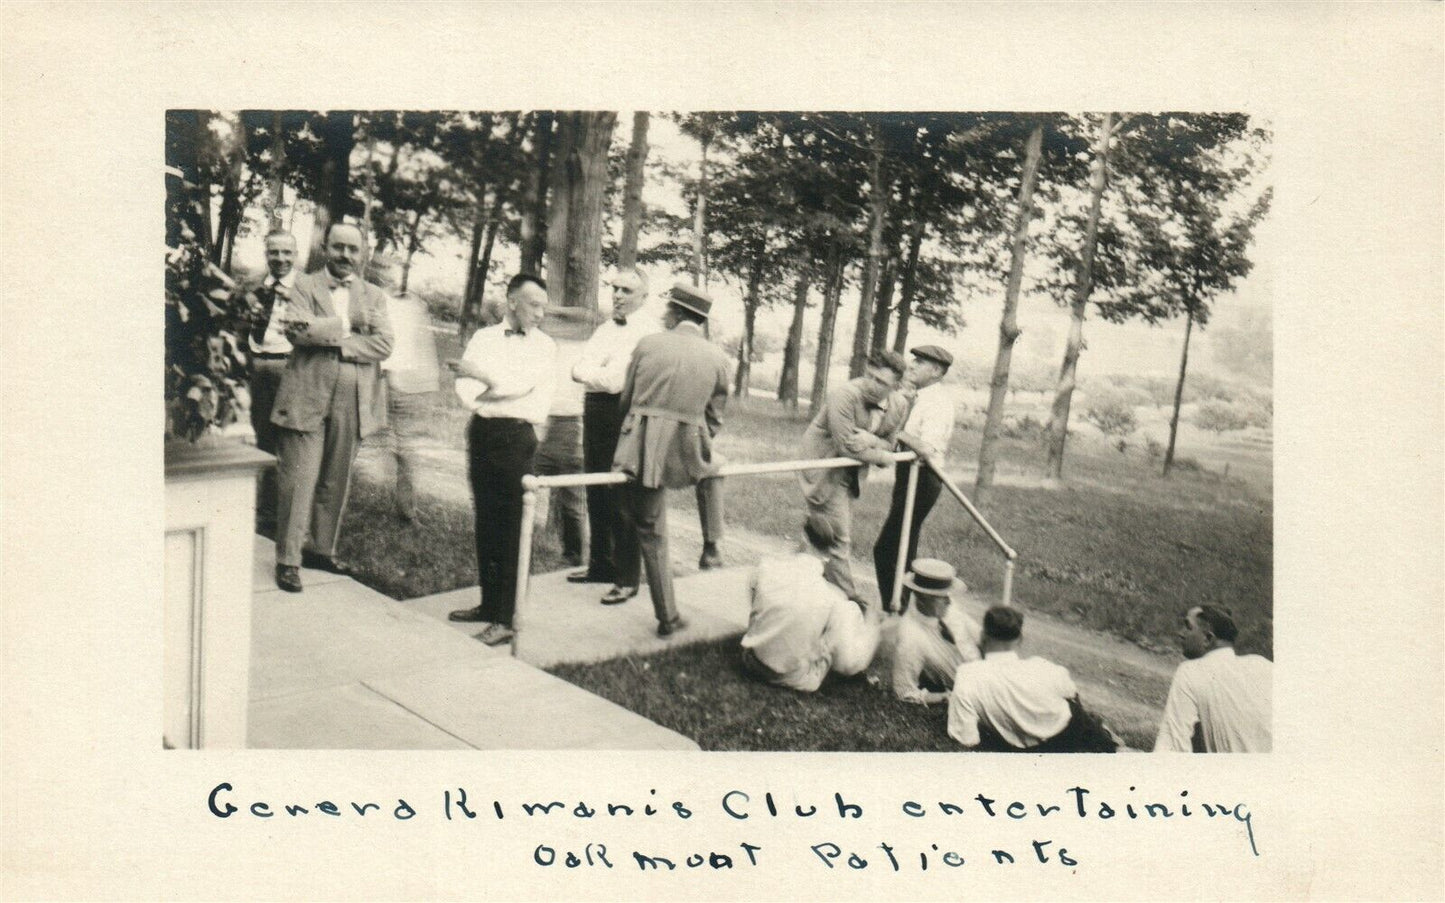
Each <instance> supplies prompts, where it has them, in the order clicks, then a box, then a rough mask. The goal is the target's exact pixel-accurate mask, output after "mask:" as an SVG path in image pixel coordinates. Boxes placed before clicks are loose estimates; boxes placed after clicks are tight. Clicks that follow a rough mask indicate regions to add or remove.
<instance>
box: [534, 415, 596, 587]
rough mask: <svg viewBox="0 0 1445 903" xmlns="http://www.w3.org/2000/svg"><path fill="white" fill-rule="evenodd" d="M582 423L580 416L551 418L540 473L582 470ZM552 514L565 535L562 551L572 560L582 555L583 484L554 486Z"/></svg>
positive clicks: (540, 450)
mask: <svg viewBox="0 0 1445 903" xmlns="http://www.w3.org/2000/svg"><path fill="white" fill-rule="evenodd" d="M581 431H582V424H581V419H580V418H578V417H549V418H548V422H547V437H546V438H545V439H543V440H542V442H541V445H540V446H539V447H538V449H537V473H539V474H546V475H559V474H572V473H580V472H581V471H582V461H583V457H582V438H581ZM551 500H552V502H553V504H552V507H551V512H550V514H551V515H552V516H553V517H555V518H556V520H557V523H558V525H559V527H560V532H561V534H562V554H563V555H564V556H566V557H567V558H568V559H571V560H573V561H580V560H581V558H582V546H583V543H584V541H585V538H586V526H585V520H586V514H585V511H584V508H585V502H584V501H583V492H582V489H581V488H580V487H577V486H566V487H558V488H556V489H553V490H552V492H551Z"/></svg>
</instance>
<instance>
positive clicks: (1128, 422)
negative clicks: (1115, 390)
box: [1084, 395, 1139, 437]
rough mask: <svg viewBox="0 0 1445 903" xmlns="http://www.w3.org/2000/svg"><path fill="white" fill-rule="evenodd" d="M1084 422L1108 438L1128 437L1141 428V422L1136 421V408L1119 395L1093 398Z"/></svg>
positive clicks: (1085, 412)
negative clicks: (1096, 428) (1090, 424)
mask: <svg viewBox="0 0 1445 903" xmlns="http://www.w3.org/2000/svg"><path fill="white" fill-rule="evenodd" d="M1084 420H1085V422H1087V423H1092V424H1093V425H1094V426H1096V427H1098V428H1099V432H1101V433H1103V434H1104V435H1106V436H1120V437H1123V436H1128V435H1129V434H1131V433H1133V432H1134V431H1135V430H1137V429H1138V428H1139V422H1138V421H1137V420H1135V419H1134V406H1133V405H1131V404H1129V403H1128V402H1126V401H1125V400H1124V399H1122V398H1120V397H1119V396H1117V395H1101V396H1098V397H1096V398H1091V399H1090V400H1089V406H1088V408H1086V409H1085V411H1084Z"/></svg>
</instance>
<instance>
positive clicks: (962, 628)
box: [884, 558, 980, 705]
mask: <svg viewBox="0 0 1445 903" xmlns="http://www.w3.org/2000/svg"><path fill="white" fill-rule="evenodd" d="M903 588H904V592H906V593H911V594H912V601H913V603H914V604H913V605H908V604H907V603H906V602H905V603H904V605H903V609H904V613H903V617H901V618H900V619H899V620H898V638H897V641H896V642H895V643H894V646H893V668H892V671H893V694H894V695H895V696H897V697H898V698H899V699H901V700H903V701H904V702H916V703H919V704H921V705H929V704H931V703H936V702H945V701H947V700H948V691H949V690H950V689H952V688H953V675H954V674H955V673H956V672H957V671H958V667H959V666H960V665H962V664H963V663H964V662H975V661H978V659H979V657H980V656H979V651H978V640H979V627H978V622H977V621H975V620H974V619H973V618H970V617H969V616H968V615H966V614H964V613H963V612H962V611H961V610H959V608H958V606H956V605H953V604H952V600H951V599H950V598H949V595H950V594H951V593H953V592H964V591H966V590H967V589H968V587H967V586H965V585H964V582H963V581H962V580H959V579H958V578H957V576H955V573H954V570H953V565H951V564H949V563H948V562H946V561H939V560H938V559H937V558H917V559H914V561H913V564H912V565H911V566H910V567H909V572H908V574H907V575H905V576H904V578H903ZM884 604H887V597H886V596H885V597H884Z"/></svg>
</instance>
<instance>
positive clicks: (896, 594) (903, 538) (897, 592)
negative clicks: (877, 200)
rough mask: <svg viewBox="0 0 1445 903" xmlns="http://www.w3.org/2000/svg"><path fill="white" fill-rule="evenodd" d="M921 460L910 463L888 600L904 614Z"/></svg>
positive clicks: (892, 608)
mask: <svg viewBox="0 0 1445 903" xmlns="http://www.w3.org/2000/svg"><path fill="white" fill-rule="evenodd" d="M918 467H919V462H917V461H910V462H909V464H908V488H907V490H905V491H904V494H903V523H902V524H901V525H900V526H899V530H898V560H897V561H895V562H894V563H893V597H892V598H890V599H889V600H888V610H889V611H896V612H898V613H899V614H903V607H902V599H903V572H904V570H905V569H906V568H907V566H908V540H909V539H910V536H909V534H910V533H911V532H912V527H913V500H914V499H915V498H916V497H917V496H918Z"/></svg>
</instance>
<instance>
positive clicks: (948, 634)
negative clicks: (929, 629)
mask: <svg viewBox="0 0 1445 903" xmlns="http://www.w3.org/2000/svg"><path fill="white" fill-rule="evenodd" d="M938 632H939V633H941V634H943V638H944V640H946V641H947V642H949V643H953V642H954V640H953V631H951V630H949V629H948V625H947V624H945V623H943V622H942V621H939V622H938Z"/></svg>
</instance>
